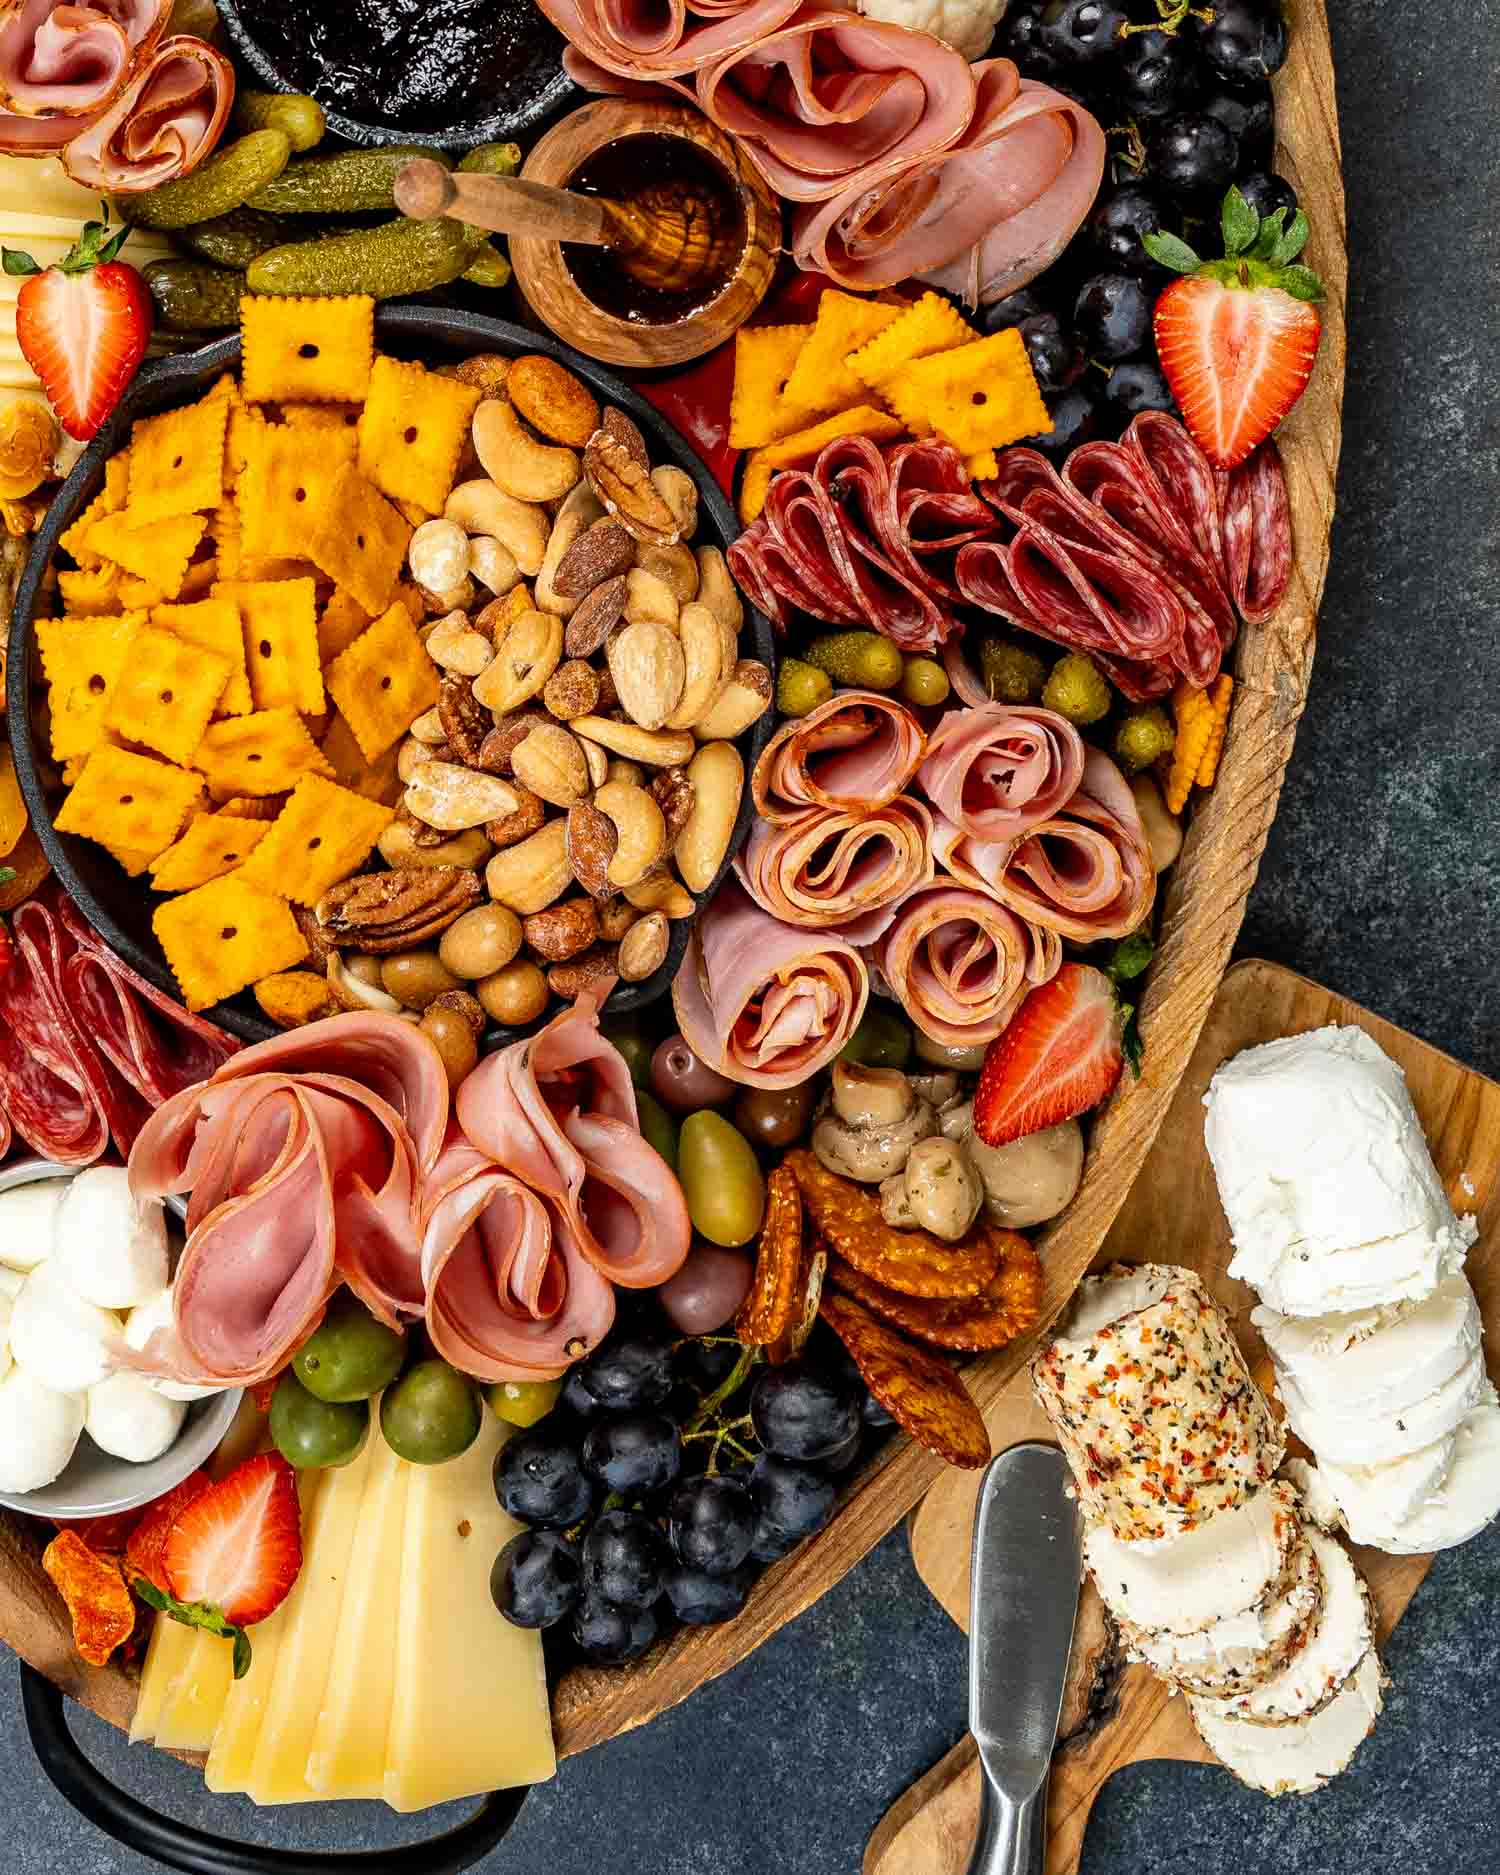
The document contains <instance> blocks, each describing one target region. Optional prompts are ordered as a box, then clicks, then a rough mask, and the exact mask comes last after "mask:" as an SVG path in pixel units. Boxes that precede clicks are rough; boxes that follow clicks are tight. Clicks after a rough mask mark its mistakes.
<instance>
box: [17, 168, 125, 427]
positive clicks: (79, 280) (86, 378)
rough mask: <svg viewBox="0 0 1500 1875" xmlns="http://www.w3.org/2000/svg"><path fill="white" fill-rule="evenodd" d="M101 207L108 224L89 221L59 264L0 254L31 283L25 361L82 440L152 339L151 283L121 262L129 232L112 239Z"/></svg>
mask: <svg viewBox="0 0 1500 1875" xmlns="http://www.w3.org/2000/svg"><path fill="white" fill-rule="evenodd" d="M100 208H101V211H102V213H103V215H104V220H103V221H90V222H86V223H85V224H84V228H83V232H82V233H81V234H80V235H79V237H78V239H77V241H76V242H75V243H74V244H73V246H72V247H71V248H70V249H69V250H68V252H67V253H66V254H65V255H64V256H63V258H62V259H61V260H60V261H59V262H58V263H57V265H56V266H54V267H47V268H45V269H44V268H41V267H38V266H37V264H36V262H35V261H34V260H33V259H32V258H31V256H30V255H29V254H23V253H21V252H20V251H19V250H18V249H15V248H9V247H7V248H3V249H0V260H3V263H4V267H5V271H6V272H7V273H8V274H12V275H15V276H18V277H24V278H25V279H26V284H25V286H23V287H22V288H21V291H20V293H19V294H18V295H17V298H16V340H17V342H18V343H19V345H20V347H21V353H22V356H23V357H24V358H25V360H26V362H27V364H29V365H30V366H31V368H32V370H33V371H34V372H35V373H36V374H37V376H38V377H39V378H40V379H41V381H42V389H43V390H44V391H46V393H47V397H48V400H49V401H50V402H51V405H52V408H53V409H54V410H55V411H56V412H57V419H58V422H59V423H61V424H62V426H63V428H64V429H65V430H66V431H67V433H68V434H69V436H76V437H77V438H78V439H79V441H80V442H87V441H88V439H89V438H90V437H91V436H92V435H93V434H94V433H95V431H96V430H97V429H98V428H99V426H100V424H101V423H103V421H104V419H105V418H106V417H107V416H108V415H109V413H110V411H111V410H113V409H114V407H115V405H116V404H117V403H118V402H119V401H120V395H121V393H122V392H123V391H124V389H125V386H126V385H127V384H128V383H129V382H130V380H131V379H132V378H133V377H134V376H135V372H136V367H137V366H138V365H139V364H140V362H141V359H142V358H143V357H144V355H145V351H146V341H147V340H148V339H149V338H150V336H151V295H150V293H149V292H148V291H147V289H146V282H145V281H144V280H143V279H142V278H141V276H140V274H138V273H137V272H136V270H135V268H134V267H131V266H129V265H127V263H126V262H124V261H122V260H117V259H116V258H115V256H116V255H117V254H118V253H119V251H120V249H121V247H122V246H123V245H124V242H125V239H126V236H127V235H128V234H129V233H130V230H129V229H128V228H120V229H117V230H116V232H115V233H114V234H111V233H110V232H109V209H108V206H107V204H104V203H101V204H100Z"/></svg>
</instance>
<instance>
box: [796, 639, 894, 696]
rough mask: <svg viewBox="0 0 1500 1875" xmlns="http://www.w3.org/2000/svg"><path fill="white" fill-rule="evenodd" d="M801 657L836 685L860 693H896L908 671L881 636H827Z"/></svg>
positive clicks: (810, 646)
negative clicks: (873, 691)
mask: <svg viewBox="0 0 1500 1875" xmlns="http://www.w3.org/2000/svg"><path fill="white" fill-rule="evenodd" d="M802 656H803V658H804V659H805V661H806V662H807V663H809V664H816V665H817V667H818V669H819V670H820V671H827V673H828V675H829V676H830V677H831V678H832V679H833V681H834V682H835V683H836V684H847V685H850V686H852V687H853V688H855V689H858V690H894V689H895V688H896V686H897V684H899V683H900V681H901V674H902V672H903V670H904V669H905V663H904V661H903V659H902V656H901V653H900V652H899V651H898V650H897V649H896V647H895V646H894V645H893V644H892V643H891V641H890V639H889V638H882V637H881V636H880V634H879V632H860V631H853V632H828V633H826V634H825V635H824V636H823V637H821V638H814V639H813V641H812V643H811V644H810V645H808V646H807V648H806V649H805V650H804V651H803V653H802Z"/></svg>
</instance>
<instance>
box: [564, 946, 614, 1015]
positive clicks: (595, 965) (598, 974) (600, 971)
mask: <svg viewBox="0 0 1500 1875" xmlns="http://www.w3.org/2000/svg"><path fill="white" fill-rule="evenodd" d="M618 975H619V969H618V959H617V958H616V956H615V947H614V945H613V944H598V945H595V947H594V949H593V950H591V951H585V952H584V953H583V955H582V956H581V957H574V958H571V959H570V960H569V961H568V962H567V963H565V964H553V966H552V967H551V969H550V970H549V971H548V972H547V988H548V989H549V990H551V992H552V994H553V995H554V996H560V997H561V998H562V999H563V1001H564V1002H565V1003H571V1002H576V1001H577V999H578V998H579V997H580V996H582V994H583V992H584V991H585V990H586V989H590V988H592V986H593V985H594V984H595V983H597V982H599V980H600V979H601V978H602V977H613V976H618Z"/></svg>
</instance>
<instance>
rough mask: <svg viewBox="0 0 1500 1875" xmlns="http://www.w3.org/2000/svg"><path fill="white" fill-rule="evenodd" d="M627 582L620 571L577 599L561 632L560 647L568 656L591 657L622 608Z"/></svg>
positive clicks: (623, 608)
mask: <svg viewBox="0 0 1500 1875" xmlns="http://www.w3.org/2000/svg"><path fill="white" fill-rule="evenodd" d="M628 591H629V585H628V582H627V581H626V578H625V575H624V574H623V573H618V574H616V575H615V576H614V577H613V578H611V579H607V580H605V581H604V582H603V583H602V585H598V586H596V587H595V588H594V590H593V591H592V592H591V593H590V594H589V595H588V597H587V598H585V599H582V600H580V601H579V604H578V609H577V611H576V612H574V614H573V616H572V618H570V619H569V620H568V625H567V630H566V631H565V633H564V634H563V648H564V650H566V652H567V654H568V656H569V657H570V658H591V657H592V656H593V655H594V653H595V652H596V651H597V650H598V649H599V647H600V646H601V645H602V644H603V643H604V641H605V639H606V638H608V636H609V634H610V633H611V632H612V631H613V630H614V628H615V626H616V625H617V624H618V623H619V620H620V615H621V614H622V613H623V612H624V610H625V595H626V593H627V592H628Z"/></svg>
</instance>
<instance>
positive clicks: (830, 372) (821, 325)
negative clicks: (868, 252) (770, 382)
mask: <svg viewBox="0 0 1500 1875" xmlns="http://www.w3.org/2000/svg"><path fill="white" fill-rule="evenodd" d="M900 316H901V308H900V307H899V306H882V305H881V304H879V302H878V301H875V300H868V299H860V298H859V297H858V296H857V295H856V294H853V293H841V292H839V290H838V289H837V288H836V287H830V288H829V289H828V291H827V292H826V293H825V294H824V295H823V297H822V298H821V299H820V300H819V301H818V316H817V319H816V320H815V321H814V324H813V329H812V336H811V337H810V338H809V339H808V341H807V343H806V344H805V345H804V346H803V347H802V350H801V351H800V352H799V353H798V354H797V362H796V364H795V365H794V366H793V367H792V375H791V376H790V377H789V378H788V379H787V384H786V401H787V403H788V405H790V406H791V408H792V409H793V410H794V411H796V412H797V413H798V417H799V420H800V422H801V423H802V424H804V425H805V424H807V423H810V422H811V421H812V420H813V419H814V418H817V417H820V416H823V415H825V414H828V413H830V412H833V411H837V410H848V409H849V408H850V407H851V406H852V405H854V404H859V403H863V402H864V401H865V396H866V394H865V387H864V385H863V384H862V383H861V382H860V381H859V379H858V378H857V377H856V376H855V375H854V373H853V372H852V371H851V370H850V369H849V366H848V365H847V363H846V362H845V360H846V359H847V358H848V356H849V354H850V352H852V351H856V350H858V348H859V347H860V346H861V345H863V344H865V343H866V342H867V341H868V340H869V339H872V338H874V336H875V334H876V333H877V332H883V331H884V330H885V328H886V327H887V326H888V325H891V324H892V323H893V322H894V321H895V320H897V319H899V318H900Z"/></svg>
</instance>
